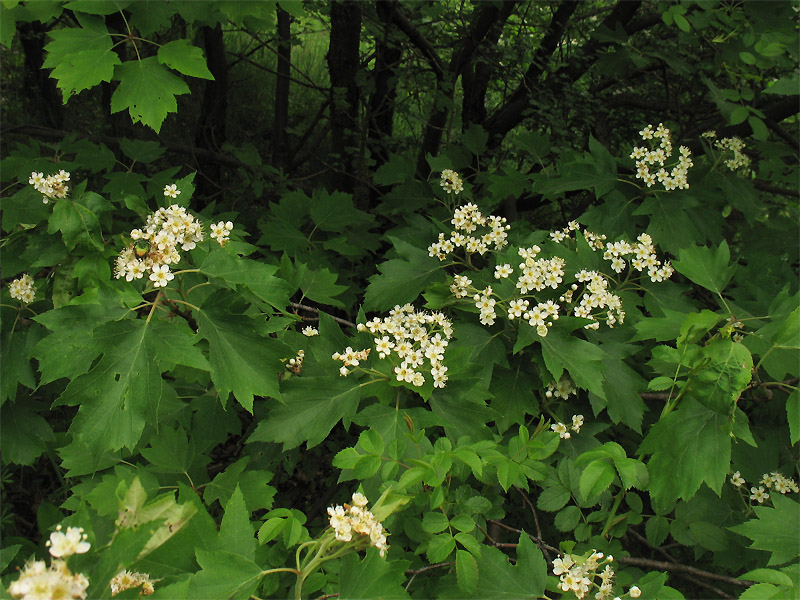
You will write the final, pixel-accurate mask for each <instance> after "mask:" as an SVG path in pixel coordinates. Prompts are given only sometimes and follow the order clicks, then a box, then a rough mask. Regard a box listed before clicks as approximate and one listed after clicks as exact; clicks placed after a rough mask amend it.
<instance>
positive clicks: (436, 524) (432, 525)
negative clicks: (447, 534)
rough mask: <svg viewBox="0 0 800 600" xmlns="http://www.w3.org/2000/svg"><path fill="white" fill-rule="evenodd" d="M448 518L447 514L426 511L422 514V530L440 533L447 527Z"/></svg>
mask: <svg viewBox="0 0 800 600" xmlns="http://www.w3.org/2000/svg"><path fill="white" fill-rule="evenodd" d="M449 524H450V520H449V519H448V518H447V515H445V514H443V513H440V512H426V513H425V514H424V515H422V531H425V532H427V533H440V532H442V531H444V530H445V529H447V526H448V525H449Z"/></svg>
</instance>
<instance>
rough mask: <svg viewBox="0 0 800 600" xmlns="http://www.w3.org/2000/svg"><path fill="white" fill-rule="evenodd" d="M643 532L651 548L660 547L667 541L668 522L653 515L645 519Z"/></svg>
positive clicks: (659, 516)
mask: <svg viewBox="0 0 800 600" xmlns="http://www.w3.org/2000/svg"><path fill="white" fill-rule="evenodd" d="M644 531H645V534H646V535H647V541H648V542H649V543H650V545H651V546H660V545H661V544H662V543H663V542H664V540H665V539H667V534H668V533H669V521H667V518H666V517H662V516H661V515H655V516H653V517H650V518H649V519H647V523H645V526H644Z"/></svg>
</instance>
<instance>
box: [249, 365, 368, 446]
mask: <svg viewBox="0 0 800 600" xmlns="http://www.w3.org/2000/svg"><path fill="white" fill-rule="evenodd" d="M282 388H283V389H282V400H283V404H279V403H273V405H272V408H271V409H270V412H269V414H268V415H267V417H266V419H264V420H262V421H261V422H260V423H259V424H258V427H256V430H255V431H254V432H253V435H252V436H251V437H250V438H249V440H248V441H251V442H267V441H269V442H276V443H283V446H284V450H288V449H290V448H294V447H296V446H298V445H300V444H302V443H303V442H306V446H307V447H308V448H311V447H313V446H316V445H317V444H319V443H320V442H321V441H322V440H324V439H325V437H326V436H327V435H328V433H330V431H331V429H333V427H334V426H335V425H336V424H337V423H338V422H339V421H340V420H341V419H347V418H348V417H350V416H352V415H353V414H355V412H356V409H357V408H358V402H359V400H360V398H361V390H362V386H361V384H360V383H359V382H358V381H356V380H354V379H347V378H345V377H339V376H338V375H331V376H326V377H292V378H291V379H290V380H289V381H287V382H286V383H284V385H283V386H282ZM367 389H368V388H367Z"/></svg>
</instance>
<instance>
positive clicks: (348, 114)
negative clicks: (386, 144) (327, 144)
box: [327, 0, 361, 193]
mask: <svg viewBox="0 0 800 600" xmlns="http://www.w3.org/2000/svg"><path fill="white" fill-rule="evenodd" d="M330 9H331V35H330V46H329V47H328V56H327V59H328V72H329V73H330V79H331V97H330V98H331V102H330V108H331V150H332V154H333V155H334V156H336V158H334V167H335V171H334V172H333V173H332V174H331V181H330V183H331V187H333V189H335V190H339V191H342V192H348V193H353V192H354V191H355V189H356V185H355V184H356V177H355V176H354V175H355V174H356V173H358V172H359V171H360V169H359V167H358V160H359V150H358V147H359V144H360V142H359V136H358V131H359V122H358V108H359V96H360V94H359V89H358V84H357V83H356V75H357V73H358V69H359V53H358V48H359V43H360V41H361V7H360V5H359V3H358V2H355V1H352V0H346V1H344V2H338V1H337V2H332V3H331V4H330Z"/></svg>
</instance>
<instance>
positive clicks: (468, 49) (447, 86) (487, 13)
mask: <svg viewBox="0 0 800 600" xmlns="http://www.w3.org/2000/svg"><path fill="white" fill-rule="evenodd" d="M513 5H514V2H511V1H509V0H506V1H505V2H503V4H501V5H498V4H496V3H491V4H490V3H484V4H479V5H478V6H477V7H476V8H475V11H474V12H473V15H472V21H471V23H470V26H469V30H468V31H467V33H466V35H465V36H464V39H463V41H462V43H461V45H460V47H459V48H458V49H457V50H456V51H455V53H454V54H453V57H452V58H451V59H450V64H449V65H448V67H447V69H446V70H445V72H444V75H443V77H441V78H440V79H439V80H438V85H437V88H436V91H435V92H434V94H435V97H434V104H435V105H436V106H442V108H435V109H434V111H433V113H432V114H431V116H430V117H429V118H428V122H427V123H426V125H425V132H424V134H423V137H422V147H421V149H420V152H419V155H418V156H417V177H418V178H420V179H427V177H428V175H429V174H430V167H429V166H428V160H427V155H428V154H431V155H433V156H435V155H437V154H438V153H439V146H440V145H441V142H442V135H443V134H444V129H445V126H446V125H447V119H448V118H449V116H450V109H449V108H447V105H448V104H449V103H448V102H442V103H440V102H439V101H438V99H439V98H442V99H447V100H450V99H452V98H453V95H454V93H455V85H456V80H457V79H458V77H459V75H460V74H461V71H462V70H463V68H464V66H465V65H467V64H469V63H470V62H471V61H472V57H473V56H474V54H475V51H476V50H477V49H478V47H479V45H480V44H481V43H482V42H483V40H484V39H485V38H486V36H487V35H488V34H489V32H490V31H491V30H492V29H493V27H494V26H495V24H496V23H497V22H498V21H499V20H501V18H503V17H502V15H503V14H505V17H504V18H508V15H509V14H510V11H511V10H513ZM506 11H508V12H507V13H506Z"/></svg>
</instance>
